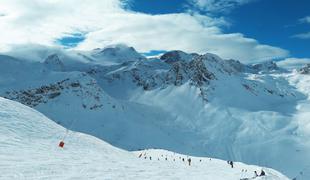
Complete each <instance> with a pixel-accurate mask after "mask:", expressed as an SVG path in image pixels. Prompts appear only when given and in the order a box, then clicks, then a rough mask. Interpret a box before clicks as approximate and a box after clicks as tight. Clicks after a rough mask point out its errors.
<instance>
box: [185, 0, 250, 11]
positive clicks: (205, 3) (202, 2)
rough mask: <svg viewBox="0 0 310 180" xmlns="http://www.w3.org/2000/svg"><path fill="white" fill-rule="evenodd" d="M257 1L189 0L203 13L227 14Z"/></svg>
mask: <svg viewBox="0 0 310 180" xmlns="http://www.w3.org/2000/svg"><path fill="white" fill-rule="evenodd" d="M253 1H255V0H189V3H190V4H191V5H193V6H194V7H196V8H198V9H199V10H201V11H205V12H210V13H227V12H230V11H231V10H233V9H234V8H236V7H238V6H241V5H244V4H247V3H250V2H253Z"/></svg>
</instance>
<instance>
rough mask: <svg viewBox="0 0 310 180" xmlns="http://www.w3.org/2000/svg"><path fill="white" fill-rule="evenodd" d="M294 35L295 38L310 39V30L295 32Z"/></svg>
mask: <svg viewBox="0 0 310 180" xmlns="http://www.w3.org/2000/svg"><path fill="white" fill-rule="evenodd" d="M292 37H293V38H299V39H310V32H307V33H300V34H295V35H293V36H292Z"/></svg>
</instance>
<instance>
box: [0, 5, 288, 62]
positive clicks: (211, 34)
mask: <svg viewBox="0 0 310 180" xmlns="http://www.w3.org/2000/svg"><path fill="white" fill-rule="evenodd" d="M122 2H124V1H120V0H104V1H101V0H97V1H96V0H65V1H63V0H27V1H25V0H1V1H0V12H4V13H5V16H3V17H1V19H0V29H1V34H0V49H2V50H6V49H8V48H10V47H12V46H13V45H18V44H29V43H31V44H42V45H48V46H57V44H56V43H55V41H56V40H57V39H59V38H61V37H63V36H67V35H68V34H72V33H77V32H87V34H86V39H85V41H84V42H82V43H81V44H79V46H78V47H77V49H82V50H90V49H94V48H97V47H104V46H106V45H110V44H114V43H125V44H128V45H131V46H134V47H135V48H136V49H137V50H138V51H141V52H146V51H149V50H172V49H180V50H183V51H187V52H199V53H205V52H211V53H216V54H218V55H220V56H221V57H223V58H234V59H239V60H241V61H243V62H252V61H254V60H255V61H258V60H266V59H270V58H275V57H277V58H280V57H285V56H288V55H289V52H288V51H286V50H283V49H281V48H277V47H272V46H268V45H262V44H260V43H259V42H257V41H256V40H255V39H251V38H246V37H244V36H243V35H242V34H240V33H231V34H225V33H223V32H222V30H221V27H222V26H226V25H228V24H229V23H227V21H225V20H224V19H223V18H212V17H208V16H203V15H199V14H193V15H189V14H187V13H179V14H166V15H148V14H143V13H136V12H132V11H129V10H124V9H123V8H122V7H123V4H122Z"/></svg>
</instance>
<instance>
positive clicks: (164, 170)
mask: <svg viewBox="0 0 310 180" xmlns="http://www.w3.org/2000/svg"><path fill="white" fill-rule="evenodd" d="M61 140H64V142H65V145H64V148H59V147H58V143H59V142H60V141H61ZM0 144H1V145H0V147H1V148H0V172H1V173H0V179H146V178H147V179H210V180H213V179H218V180H226V179H235V180H237V179H240V178H252V177H254V171H257V172H258V173H259V172H260V171H261V169H262V167H258V166H250V165H246V164H243V163H239V162H235V163H234V168H231V167H230V165H228V164H227V163H226V162H225V161H223V160H217V159H211V158H206V157H190V156H186V155H182V154H177V153H174V152H169V151H166V150H152V149H150V150H144V151H137V152H128V151H125V150H121V149H118V148H116V147H113V146H112V145H110V144H108V143H106V142H104V141H102V140H100V139H97V138H95V137H92V136H89V135H85V134H82V133H78V132H74V131H66V129H65V128H63V127H61V126H59V125H57V124H56V123H54V122H53V121H51V120H50V119H48V118H47V117H45V116H44V115H43V114H41V113H39V112H37V111H36V110H33V109H31V108H29V107H26V106H24V105H22V104H19V103H17V102H13V101H10V100H6V99H3V98H0ZM183 158H184V159H186V161H184V162H183V161H182V159H183ZM188 158H191V160H192V161H191V166H189V165H188V162H187V159H188ZM263 170H264V171H265V172H266V176H264V177H257V178H256V179H266V180H285V179H288V178H287V177H285V176H284V175H282V174H281V173H279V172H277V171H275V170H272V169H269V168H263Z"/></svg>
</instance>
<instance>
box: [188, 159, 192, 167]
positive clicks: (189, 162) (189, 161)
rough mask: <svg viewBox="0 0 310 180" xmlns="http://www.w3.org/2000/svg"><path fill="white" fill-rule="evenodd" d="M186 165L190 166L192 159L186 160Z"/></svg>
mask: <svg viewBox="0 0 310 180" xmlns="http://www.w3.org/2000/svg"><path fill="white" fill-rule="evenodd" d="M187 161H188V165H189V166H190V165H191V162H192V159H191V158H188V160H187Z"/></svg>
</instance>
